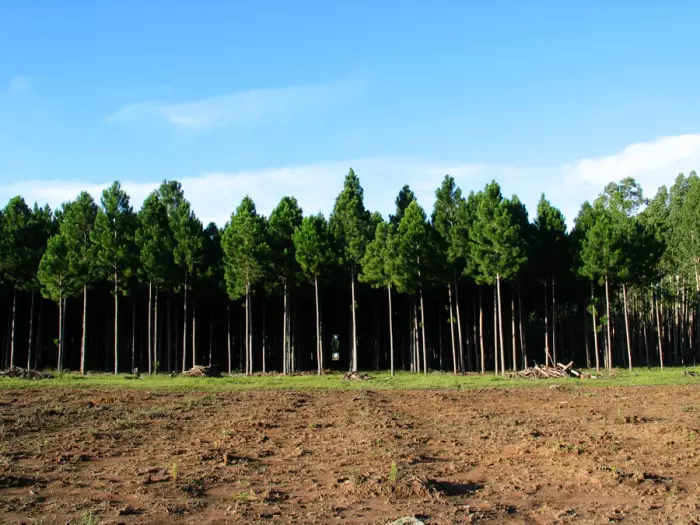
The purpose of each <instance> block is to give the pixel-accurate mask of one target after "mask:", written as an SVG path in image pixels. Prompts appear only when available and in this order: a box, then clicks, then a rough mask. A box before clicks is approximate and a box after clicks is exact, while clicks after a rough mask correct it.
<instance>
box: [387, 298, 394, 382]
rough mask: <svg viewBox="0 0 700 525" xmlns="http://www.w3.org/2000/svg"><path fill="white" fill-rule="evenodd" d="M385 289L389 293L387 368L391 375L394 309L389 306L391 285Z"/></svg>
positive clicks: (392, 368)
mask: <svg viewBox="0 0 700 525" xmlns="http://www.w3.org/2000/svg"><path fill="white" fill-rule="evenodd" d="M386 291H387V293H388V294H389V368H390V370H391V375H392V376H393V375H394V321H393V317H394V310H393V309H392V306H391V285H388V286H387V287H386Z"/></svg>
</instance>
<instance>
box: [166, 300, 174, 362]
mask: <svg viewBox="0 0 700 525" xmlns="http://www.w3.org/2000/svg"><path fill="white" fill-rule="evenodd" d="M170 310H171V295H170V293H168V303H167V307H166V311H165V314H166V316H167V318H166V324H167V326H166V329H167V330H168V348H167V352H168V372H171V371H172V370H173V362H172V361H173V359H172V349H173V330H172V325H171V317H172V315H171V311H170Z"/></svg>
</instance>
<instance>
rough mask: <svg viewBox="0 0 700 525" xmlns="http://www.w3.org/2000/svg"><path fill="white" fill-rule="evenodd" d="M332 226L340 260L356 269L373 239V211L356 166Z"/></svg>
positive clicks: (349, 174)
mask: <svg viewBox="0 0 700 525" xmlns="http://www.w3.org/2000/svg"><path fill="white" fill-rule="evenodd" d="M329 227H330V231H331V234H332V235H333V238H334V239H335V242H336V244H337V246H338V248H339V250H340V254H339V255H340V256H341V257H340V261H339V262H340V263H341V264H342V265H344V266H347V267H349V268H350V269H351V270H352V271H353V272H354V271H355V269H356V268H357V266H358V265H359V264H360V261H361V260H362V257H364V255H365V249H366V247H367V244H368V243H369V240H370V214H369V212H368V211H367V210H366V209H365V204H364V190H363V189H362V186H360V179H358V178H357V175H355V172H354V171H353V170H352V168H350V172H349V173H348V175H347V177H345V185H344V186H343V191H341V192H340V194H339V195H338V197H337V199H336V201H335V206H334V207H333V213H332V214H331V217H330V220H329Z"/></svg>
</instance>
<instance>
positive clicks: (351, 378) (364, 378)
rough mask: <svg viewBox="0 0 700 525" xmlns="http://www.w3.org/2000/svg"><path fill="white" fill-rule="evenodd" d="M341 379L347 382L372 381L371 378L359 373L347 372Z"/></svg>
mask: <svg viewBox="0 0 700 525" xmlns="http://www.w3.org/2000/svg"><path fill="white" fill-rule="evenodd" d="M343 379H347V380H349V381H368V380H370V379H372V376H371V375H369V374H363V373H360V372H348V373H347V374H345V375H344V376H343Z"/></svg>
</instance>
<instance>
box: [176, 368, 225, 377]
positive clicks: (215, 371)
mask: <svg viewBox="0 0 700 525" xmlns="http://www.w3.org/2000/svg"><path fill="white" fill-rule="evenodd" d="M182 375H183V376H185V377H221V370H219V367H218V366H217V365H211V366H200V365H197V366H193V367H192V368H190V369H189V370H188V371H187V372H185V373H184V374H182Z"/></svg>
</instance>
